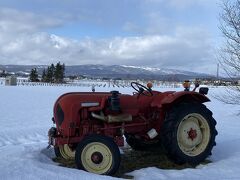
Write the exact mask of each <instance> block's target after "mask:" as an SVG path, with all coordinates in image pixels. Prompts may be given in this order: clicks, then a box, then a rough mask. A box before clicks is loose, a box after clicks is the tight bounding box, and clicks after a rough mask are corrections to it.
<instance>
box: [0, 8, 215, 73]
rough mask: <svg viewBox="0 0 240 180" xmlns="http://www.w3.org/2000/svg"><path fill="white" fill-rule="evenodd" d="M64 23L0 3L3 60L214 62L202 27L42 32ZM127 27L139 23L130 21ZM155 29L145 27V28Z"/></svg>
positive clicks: (197, 66) (192, 66)
mask: <svg viewBox="0 0 240 180" xmlns="http://www.w3.org/2000/svg"><path fill="white" fill-rule="evenodd" d="M151 16H152V17H155V16H158V14H152V15H151ZM152 19H154V18H152ZM162 21H164V19H163V20H162ZM62 23H63V21H62V20H59V19H58V18H53V17H47V15H46V16H44V15H36V14H33V13H28V12H21V11H17V10H12V9H0V64H33V65H37V64H50V63H55V62H57V61H61V62H64V63H65V64H66V65H78V64H108V65H110V64H124V65H138V66H141V65H143V66H151V67H168V68H178V69H186V67H187V68H188V69H189V70H197V71H200V70H202V67H206V66H205V65H206V64H208V63H209V64H214V62H213V55H212V52H211V49H213V48H212V42H211V38H210V37H209V34H208V33H207V32H206V31H205V30H204V29H203V28H202V27H183V26H177V25H175V26H173V27H174V28H172V33H168V34H166V33H165V34H164V33H163V32H162V33H158V30H157V28H156V30H155V31H154V32H151V33H146V34H145V35H139V36H133V37H112V38H103V39H94V38H83V39H81V40H76V39H68V38H66V37H60V36H57V35H54V34H49V33H46V32H43V31H44V30H45V29H48V28H52V27H55V26H61V25H62ZM151 23H152V24H155V22H154V21H152V22H150V24H151ZM160 24H164V23H162V22H160V23H159V27H162V26H161V25H160ZM126 28H130V29H132V28H137V27H135V26H134V24H131V23H129V24H126ZM150 30H151V29H148V28H147V27H146V31H150ZM159 31H160V30H159ZM209 67H210V66H209Z"/></svg>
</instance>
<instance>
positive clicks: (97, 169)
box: [81, 142, 113, 174]
mask: <svg viewBox="0 0 240 180" xmlns="http://www.w3.org/2000/svg"><path fill="white" fill-rule="evenodd" d="M81 160H82V165H83V167H84V168H85V169H86V170H87V171H88V172H92V173H96V174H105V173H106V172H108V171H109V169H110V168H111V167H112V163H113V157H112V153H111V151H110V149H109V148H108V147H107V146H106V145H105V144H103V143H100V142H92V143H89V144H87V145H86V146H85V147H84V148H83V150H82V153H81Z"/></svg>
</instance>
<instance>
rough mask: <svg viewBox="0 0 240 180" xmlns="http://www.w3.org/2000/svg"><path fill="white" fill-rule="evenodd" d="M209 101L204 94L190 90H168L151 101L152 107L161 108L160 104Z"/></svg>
mask: <svg viewBox="0 0 240 180" xmlns="http://www.w3.org/2000/svg"><path fill="white" fill-rule="evenodd" d="M208 101H210V100H209V99H208V97H206V96H205V95H202V94H199V93H197V92H192V91H181V92H174V91H169V92H165V93H162V94H161V95H160V96H157V97H155V98H154V100H153V101H152V103H151V106H152V107H158V108H162V106H167V105H172V104H177V103H181V102H198V103H204V102H208Z"/></svg>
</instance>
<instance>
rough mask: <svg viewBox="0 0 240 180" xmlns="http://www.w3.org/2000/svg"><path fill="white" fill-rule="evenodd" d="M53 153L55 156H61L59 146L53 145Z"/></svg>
mask: <svg viewBox="0 0 240 180" xmlns="http://www.w3.org/2000/svg"><path fill="white" fill-rule="evenodd" d="M54 153H55V155H56V157H58V158H63V157H62V155H61V153H60V150H59V147H54Z"/></svg>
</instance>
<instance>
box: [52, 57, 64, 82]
mask: <svg viewBox="0 0 240 180" xmlns="http://www.w3.org/2000/svg"><path fill="white" fill-rule="evenodd" d="M64 71H65V64H62V65H61V63H60V62H58V63H57V64H56V67H55V71H54V80H55V82H56V83H62V82H63V79H64Z"/></svg>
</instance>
